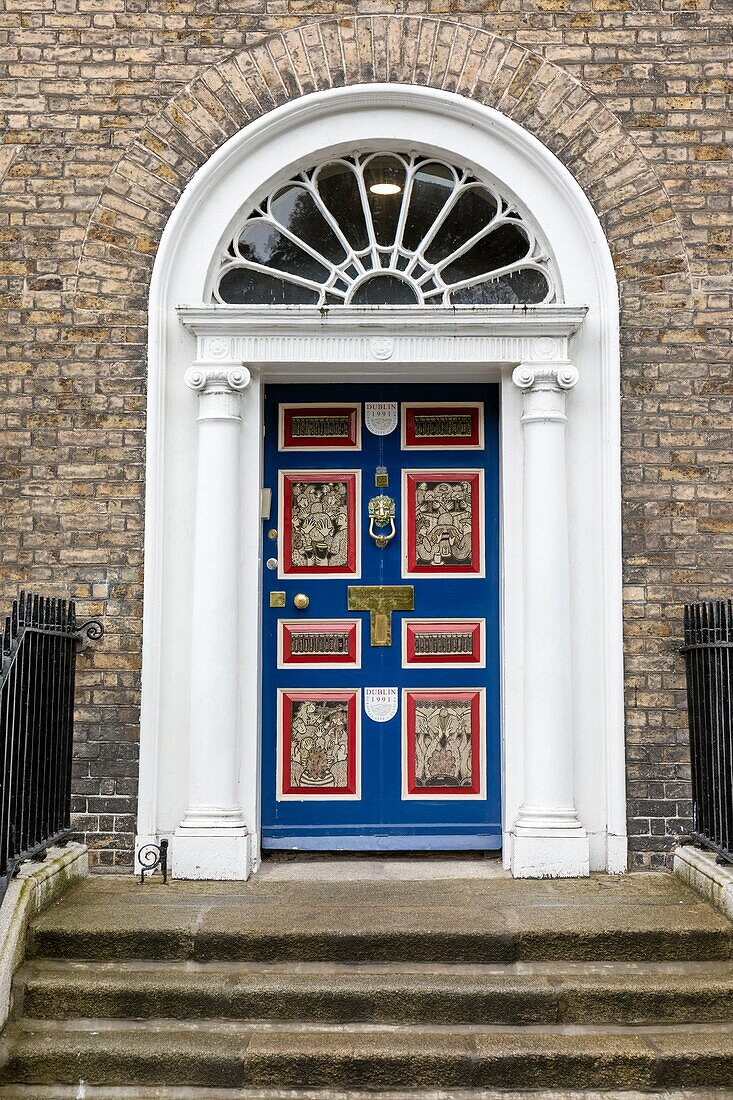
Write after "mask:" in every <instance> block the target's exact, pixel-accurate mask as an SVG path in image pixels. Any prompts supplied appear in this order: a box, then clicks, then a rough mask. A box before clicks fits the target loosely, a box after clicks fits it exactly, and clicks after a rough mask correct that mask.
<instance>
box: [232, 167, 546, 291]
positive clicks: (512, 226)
mask: <svg viewBox="0 0 733 1100" xmlns="http://www.w3.org/2000/svg"><path fill="white" fill-rule="evenodd" d="M554 297H555V287H554V283H553V278H552V273H551V269H550V263H549V256H548V252H547V249H546V247H545V246H544V245H543V243H542V242H541V241H540V240H538V239H537V237H536V236H535V234H534V233H533V232H532V229H531V228H530V226H529V225H528V224H527V222H526V221H524V220H523V219H522V216H521V214H520V213H519V211H518V210H517V209H516V206H515V205H513V203H512V202H510V201H509V200H507V199H505V198H504V197H503V196H502V195H500V194H499V192H498V191H496V190H495V189H494V188H493V187H491V186H489V185H488V184H486V183H483V182H482V181H480V180H478V179H477V178H476V177H475V176H474V175H472V174H471V172H470V171H469V170H468V169H466V168H458V167H456V166H454V165H452V164H447V163H445V162H444V161H441V160H435V159H433V158H431V157H429V156H421V155H414V154H403V153H395V152H384V153H370V154H362V155H357V156H347V157H342V158H335V159H333V160H329V161H327V162H326V163H324V164H319V165H317V166H316V167H314V168H309V169H308V170H307V171H305V172H301V173H298V174H297V175H294V176H293V177H292V178H291V179H289V180H288V181H287V183H284V184H283V185H282V186H280V187H278V188H277V189H276V190H275V191H273V192H272V193H271V194H270V195H268V196H267V198H266V199H264V200H263V201H262V202H261V203H260V204H259V205H258V206H256V207H255V208H254V209H253V210H252V211H251V212H250V213H249V215H248V216H247V218H246V220H245V222H244V224H243V225H242V227H241V228H240V229H239V230H238V231H237V233H236V235H235V237H234V239H233V240H232V241H231V243H230V244H229V247H228V248H227V250H226V252H225V253H224V254H223V256H222V259H221V264H220V268H219V271H218V273H217V278H216V283H215V288H214V299H215V300H216V301H218V302H221V303H224V304H229V305H260V304H268V305H318V306H323V305H327V306H332V305H333V306H336V305H353V306H360V305H364V306H369V305H414V304H424V305H494V304H520V303H528V304H535V303H540V302H549V301H552V300H553V299H554Z"/></svg>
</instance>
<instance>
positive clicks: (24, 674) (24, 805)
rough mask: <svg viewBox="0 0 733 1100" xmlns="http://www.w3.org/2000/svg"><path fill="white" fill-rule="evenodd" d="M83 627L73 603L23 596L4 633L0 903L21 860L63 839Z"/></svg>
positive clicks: (98, 632)
mask: <svg viewBox="0 0 733 1100" xmlns="http://www.w3.org/2000/svg"><path fill="white" fill-rule="evenodd" d="M103 633H104V630H103V627H102V624H101V623H100V622H99V621H98V620H97V619H88V620H87V621H86V622H84V623H82V624H81V626H78V625H77V622H76V610H75V607H74V602H73V601H72V600H61V599H52V598H49V597H47V596H36V595H31V594H29V593H26V592H21V594H20V598H19V599H17V600H15V601H14V602H13V610H12V611H11V613H10V615H9V616H8V617H7V618H6V620H5V627H4V630H3V631H2V636H1V642H2V647H1V649H0V653H1V654H2V668H1V670H0V753H2V757H1V758H0V900H2V897H3V895H4V893H5V890H6V889H7V885H8V882H9V881H10V879H11V878H12V876H13V874H14V873H15V871H16V869H17V867H18V865H19V863H20V862H21V861H22V860H24V859H29V858H31V857H36V858H38V857H41V858H42V856H43V854H44V852H45V849H46V848H47V847H48V846H49V845H50V844H55V843H59V842H60V841H63V840H65V839H68V836H69V829H70V817H71V754H72V740H73V729H74V673H75V666H76V651H77V648H78V643H79V641H80V640H81V639H82V638H83V637H84V636H86V637H87V638H90V639H93V640H95V639H97V638H101V637H102V634H103Z"/></svg>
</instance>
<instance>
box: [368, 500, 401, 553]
mask: <svg viewBox="0 0 733 1100" xmlns="http://www.w3.org/2000/svg"><path fill="white" fill-rule="evenodd" d="M394 518H395V503H394V501H393V500H392V497H388V496H385V495H384V494H383V493H380V495H379V496H378V497H372V499H371V500H370V501H369V534H370V535H371V537H372V538H373V539H374V541H375V543H376V544H377V546H379V547H380V548H382V549H383V548H384V547H385V546H386V545H387V543H388V542H390V541H391V540H392V539H393V538H394V537H395V535H396V533H397V528H396V527H395V521H394Z"/></svg>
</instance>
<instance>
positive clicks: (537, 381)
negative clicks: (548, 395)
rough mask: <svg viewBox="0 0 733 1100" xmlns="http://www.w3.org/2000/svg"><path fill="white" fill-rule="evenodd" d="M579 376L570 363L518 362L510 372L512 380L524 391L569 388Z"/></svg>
mask: <svg viewBox="0 0 733 1100" xmlns="http://www.w3.org/2000/svg"><path fill="white" fill-rule="evenodd" d="M579 378H580V375H579V374H578V369H577V367H574V366H573V364H572V363H520V365H519V366H518V367H515V368H514V371H513V372H512V382H513V383H514V385H515V386H517V387H518V388H519V389H520V390H522V391H523V392H524V393H530V392H536V391H537V390H554V391H555V392H561V391H563V390H571V389H572V388H573V386H575V385H576V384H577V382H578V379H579Z"/></svg>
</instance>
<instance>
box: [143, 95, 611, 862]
mask: <svg viewBox="0 0 733 1100" xmlns="http://www.w3.org/2000/svg"><path fill="white" fill-rule="evenodd" d="M389 141H391V142H393V143H395V144H396V143H402V144H405V143H408V144H409V145H410V147H412V146H413V145H414V147H415V148H425V149H428V150H430V151H432V152H434V153H436V154H440V155H445V156H454V157H459V158H460V159H461V160H463V162H465V161H466V159H467V158H466V156H465V154H464V152H463V151H464V150H465V149H469V150H470V152H471V157H470V162H471V164H472V165H473V166H474V168H475V171H476V173H477V175H479V176H484V177H488V178H490V179H496V180H497V181H498V182H500V184H501V187H502V188H503V189H504V191H505V192H509V193H512V194H514V195H515V196H516V198H517V200H518V202H519V203H520V204H521V207H522V209H523V210H524V211H526V212H527V215H528V216H529V217H530V218H532V219H533V220H534V222H535V223H536V224H537V225H538V226H541V229H542V233H543V235H544V237H545V239H546V240H547V241H548V243H549V246H550V248H551V250H552V253H553V259H554V264H555V267H556V271H557V277H558V283H559V285H560V287H561V289H562V297H563V298H564V301H565V302H566V303H570V304H557V305H547V306H536V307H527V308H512V307H509V306H494V307H480V308H472V307H460V308H457V309H447V308H442V307H420V306H415V307H386V308H385V307H363V308H351V307H335V308H333V309H331V310H330V311H325V312H323V311H319V310H316V309H313V308H309V307H234V306H211V305H208V304H206V303H208V302H210V286H211V279H212V272H213V270H214V268H215V264H216V260H217V257H218V255H219V251H220V249H221V247H222V242H226V240H227V239H228V235H231V232H232V231H233V228H234V226H235V223H236V220H237V217H239V216H241V212H242V210H243V208H245V207H246V206H247V205H248V204H249V203H250V202H251V200H252V198H253V197H254V196H256V195H257V194H261V193H262V192H263V191H264V190H266V189H267V188H268V187H269V186H271V184H272V181H273V180H275V179H277V178H278V177H279V176H280V175H284V174H285V173H286V172H288V171H291V170H292V169H293V167H294V166H297V165H298V164H302V163H306V162H309V163H312V162H313V161H314V159H317V158H318V157H320V156H321V155H326V154H329V153H332V152H334V151H344V150H346V149H351V148H369V147H378V146H379V145H384V144H385V143H386V142H389ZM492 173H493V175H492ZM617 328H618V316H617V299H616V284H615V277H614V272H613V266H612V263H611V259H610V254H609V251H608V246H607V244H606V242H605V239H604V237H603V234H602V231H601V227H600V225H599V223H598V220H597V218H596V216H595V214H594V213H593V211H592V208H591V207H590V204H589V203H588V201H587V199H586V198H585V197H584V195H583V194H582V192H581V191H580V189H579V188H578V186H577V184H576V183H575V182H574V181H573V179H572V177H571V176H570V175H569V173H568V172H567V170H566V169H565V168H564V167H563V166H562V165H561V164H560V163H559V161H557V160H556V158H555V157H554V156H552V154H550V153H549V152H548V151H547V150H546V149H545V148H544V147H543V146H542V145H540V143H539V142H537V141H536V139H534V138H532V137H531V135H529V134H528V133H527V132H526V131H523V130H522V129H521V128H520V127H519V126H517V125H516V124H515V123H513V122H511V121H510V120H509V119H507V118H505V117H504V116H502V115H500V114H498V113H497V112H495V111H492V110H491V109H489V108H486V107H483V106H479V105H477V104H474V103H471V102H470V101H468V100H465V99H463V98H461V97H459V96H456V95H453V94H451V93H442V92H436V91H433V90H430V89H425V88H409V87H404V86H399V87H395V86H389V85H369V86H359V87H352V88H344V89H338V90H334V91H331V92H325V93H316V94H314V95H312V96H306V97H303V98H301V99H299V100H297V101H294V102H293V103H290V104H288V105H286V106H284V107H281V108H278V109H277V110H275V111H273V112H271V114H269V115H266V116H264V117H263V118H262V119H260V120H259V121H258V122H255V123H253V124H251V125H250V126H249V127H247V128H246V129H245V130H243V131H241V132H240V133H239V134H237V135H236V136H235V137H234V138H232V139H231V140H230V141H228V142H227V143H226V144H225V145H224V146H222V148H221V149H220V150H218V152H217V153H215V154H214V156H212V158H211V159H210V161H208V162H207V163H206V164H205V165H204V166H203V167H202V168H201V169H200V170H199V172H198V173H197V174H196V175H195V177H194V179H193V180H192V182H191V183H190V184H189V187H188V188H187V189H186V191H185V192H184V195H183V196H182V198H181V200H180V202H179V204H178V206H177V207H176V209H175V211H174V213H173V215H172V217H171V219H170V221H169V224H168V226H167V227H166V230H165V232H164V235H163V239H162V242H161V246H160V249H159V253H158V257H157V260H156V265H155V270H154V275H153V282H152V286H151V296H150V342H149V405H148V479H147V502H146V530H145V616H144V640H143V702H142V714H141V754H140V801H139V824H138V834H139V835H138V838H137V843H138V845H140V844H142V843H145V842H148V841H150V840H156V839H158V838H159V837H160V836H169V837H170V838H171V848H172V855H173V869H174V874H178V875H180V876H182V877H200V878H227V877H229V878H244V877H247V875H248V874H249V873H251V871H252V870H254V869H256V866H257V864H258V861H259V774H260V767H259V737H260V732H259V713H260V706H259V684H260V676H259V608H260V576H261V570H262V568H263V563H262V546H261V545H260V528H261V524H260V522H259V515H260V488H261V461H262V440H261V431H262V429H261V423H262V420H261V413H262V408H261V407H262V393H263V383H266V382H268V381H274V380H278V381H283V380H285V379H287V380H288V381H299V382H306V381H313V382H329V381H332V382H338V381H340V380H343V379H344V377H345V376H348V378H349V380H350V381H368V380H370V379H375V380H376V379H381V380H385V379H390V380H394V381H407V380H415V379H416V378H418V379H429V378H431V379H434V380H436V381H437V380H439V381H441V382H442V383H446V382H448V381H455V382H467V381H471V380H478V379H481V380H484V381H489V380H496V381H499V382H500V384H501V508H502V605H503V610H502V624H501V637H502V663H503V668H502V693H503V698H502V744H503V813H504V825H503V828H504V835H505V847H504V858H505V861H506V863H507V865H509V866H511V867H512V870H513V871H514V873H515V874H516V875H522V876H528V875H543V876H552V875H555V876H556V875H582V874H587V873H588V868H589V867H590V868H591V869H604V870H605V869H607V870H609V871H620V870H623V869H625V866H626V822H625V809H626V806H625V790H624V787H625V773H624V729H623V697H622V633H621V582H620V565H621V540H620V472H619V384H618V378H619V364H618V337H617ZM187 372H188V374H187ZM184 377H185V379H186V381H187V382H188V386H187V385H186V384H185V382H184ZM576 382H577V385H576ZM192 390H193V391H194V392H193V393H192ZM196 395H198V396H196ZM197 402H198V405H199V411H198V426H197V411H196V403H197ZM566 433H567V443H566ZM196 486H198V489H196Z"/></svg>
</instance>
